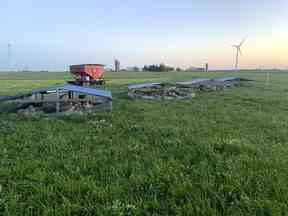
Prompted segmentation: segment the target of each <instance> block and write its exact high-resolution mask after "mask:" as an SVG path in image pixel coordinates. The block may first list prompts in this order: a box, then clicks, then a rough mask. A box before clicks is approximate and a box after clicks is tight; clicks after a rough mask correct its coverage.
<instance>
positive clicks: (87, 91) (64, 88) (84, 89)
mask: <svg viewBox="0 0 288 216" xmlns="http://www.w3.org/2000/svg"><path fill="white" fill-rule="evenodd" d="M56 91H60V92H67V91H73V92H78V93H83V94H89V95H93V96H99V97H107V98H109V99H112V93H111V91H106V90H99V89H94V88H88V87H82V86H76V85H68V84H67V85H62V86H52V87H48V88H42V89H37V90H33V91H32V94H37V93H44V92H56Z"/></svg>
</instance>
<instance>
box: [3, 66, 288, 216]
mask: <svg viewBox="0 0 288 216" xmlns="http://www.w3.org/2000/svg"><path fill="white" fill-rule="evenodd" d="M227 75H228V76H229V75H230V76H231V74H227V73H224V72H223V73H221V72H217V73H208V74H205V73H188V72H177V73H176V72H170V73H149V72H146V73H143V72H138V73H132V72H130V73H129V72H125V73H124V72H123V73H122V72H121V73H106V74H105V78H106V80H107V85H106V86H105V87H104V88H107V89H111V90H112V92H113V112H112V113H97V114H89V115H69V116H61V117H53V116H52V117H51V116H45V115H33V116H31V117H27V116H22V115H17V114H13V113H1V114H0V214H1V215H205V216H207V215H227V216H228V215H229V216H230V215H286V214H287V212H288V169H287V167H288V134H287V129H288V85H287V83H288V73H285V72H273V73H271V75H270V82H269V84H268V83H266V73H261V72H253V71H250V72H239V73H238V74H235V73H234V74H233V76H241V77H246V78H251V79H255V80H256V82H255V85H254V86H253V87H250V88H243V87H240V88H234V89H231V90H227V91H219V92H211V93H202V94H198V95H197V96H196V97H195V98H193V99H191V100H183V101H143V100H131V99H129V98H128V97H127V84H128V83H134V82H139V83H141V82H147V81H148V82H151V81H152V82H158V81H182V80H189V79H191V78H196V77H221V76H227ZM69 79H71V77H70V76H69V75H68V74H66V73H0V95H9V94H11V95H13V94H15V93H17V92H22V91H29V90H31V89H33V88H38V87H45V86H49V85H52V84H62V83H64V82H65V81H67V80H69Z"/></svg>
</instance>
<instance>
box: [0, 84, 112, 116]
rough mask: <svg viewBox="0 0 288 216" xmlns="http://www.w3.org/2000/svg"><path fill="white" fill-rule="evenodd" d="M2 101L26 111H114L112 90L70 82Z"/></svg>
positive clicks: (18, 109) (15, 108)
mask: <svg viewBox="0 0 288 216" xmlns="http://www.w3.org/2000/svg"><path fill="white" fill-rule="evenodd" d="M0 101H2V102H6V103H8V104H13V105H14V106H13V107H14V108H13V109H14V110H15V111H24V112H44V113H54V112H56V113H59V112H79V111H91V112H95V111H112V94H111V92H110V91H106V90H100V89H95V88H89V87H83V86H76V85H70V84H66V85H61V86H52V87H47V88H42V89H37V90H33V91H31V92H29V93H25V94H19V95H16V96H10V97H2V98H0Z"/></svg>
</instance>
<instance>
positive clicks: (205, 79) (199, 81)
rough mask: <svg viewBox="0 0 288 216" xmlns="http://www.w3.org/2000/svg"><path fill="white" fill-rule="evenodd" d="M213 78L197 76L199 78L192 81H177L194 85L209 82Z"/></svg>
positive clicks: (179, 83) (181, 83)
mask: <svg viewBox="0 0 288 216" xmlns="http://www.w3.org/2000/svg"><path fill="white" fill-rule="evenodd" d="M210 80H211V79H207V78H197V79H193V80H191V81H185V82H176V84H177V85H194V84H200V83H203V82H207V81H210Z"/></svg>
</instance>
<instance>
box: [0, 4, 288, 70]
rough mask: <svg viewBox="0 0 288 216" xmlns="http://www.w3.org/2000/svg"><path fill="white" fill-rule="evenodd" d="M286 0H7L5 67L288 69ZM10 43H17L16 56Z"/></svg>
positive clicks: (2, 40)
mask: <svg viewBox="0 0 288 216" xmlns="http://www.w3.org/2000/svg"><path fill="white" fill-rule="evenodd" d="M287 11H288V1H287V0H277V1H275V0H217V1H216V0H201V1H199V0H177V1H175V0H145V1H144V0H137V1H136V0H125V1H120V0H105V1H103V0H102V1H100V0H81V1H79V0H49V1H44V0H42V1H41V0H1V2H0V26H1V30H0V33H1V36H0V69H2V70H3V69H6V68H9V64H10V65H12V67H13V68H15V69H34V70H37V69H47V70H58V69H60V70H62V69H67V67H68V66H69V65H71V64H82V63H103V64H106V65H107V66H108V67H112V65H113V61H114V59H116V58H117V59H119V60H120V61H121V65H122V66H134V65H138V66H143V65H145V64H158V63H165V64H167V65H171V66H181V67H188V66H192V65H193V66H202V65H204V63H205V62H209V65H210V67H211V68H216V69H220V68H227V69H228V68H231V67H233V64H234V61H235V49H233V47H232V45H233V44H237V43H239V42H240V41H241V40H242V39H243V38H244V37H247V40H246V42H245V43H244V45H243V47H242V51H243V55H242V56H241V57H240V66H241V68H259V67H261V68H274V67H277V68H288V43H287V39H288V25H287V23H288V13H287ZM8 43H11V44H12V48H11V59H10V60H11V63H9V60H8Z"/></svg>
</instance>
